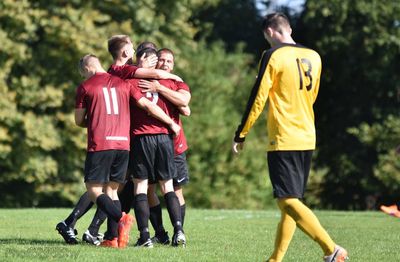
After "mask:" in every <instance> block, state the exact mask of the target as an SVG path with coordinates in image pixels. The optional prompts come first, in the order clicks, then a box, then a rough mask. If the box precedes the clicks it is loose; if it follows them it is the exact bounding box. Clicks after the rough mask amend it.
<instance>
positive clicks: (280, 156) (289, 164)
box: [268, 150, 313, 198]
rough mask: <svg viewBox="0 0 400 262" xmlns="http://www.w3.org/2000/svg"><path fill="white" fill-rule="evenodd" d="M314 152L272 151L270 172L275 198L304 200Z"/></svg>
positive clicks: (269, 162) (269, 163) (269, 155)
mask: <svg viewBox="0 0 400 262" xmlns="http://www.w3.org/2000/svg"><path fill="white" fill-rule="evenodd" d="M312 154H313V150H305V151H270V152H268V170H269V177H270V179H271V183H272V187H273V190H274V197H275V198H286V197H294V198H303V196H304V191H305V189H306V185H307V180H308V175H309V173H310V167H311V157H312Z"/></svg>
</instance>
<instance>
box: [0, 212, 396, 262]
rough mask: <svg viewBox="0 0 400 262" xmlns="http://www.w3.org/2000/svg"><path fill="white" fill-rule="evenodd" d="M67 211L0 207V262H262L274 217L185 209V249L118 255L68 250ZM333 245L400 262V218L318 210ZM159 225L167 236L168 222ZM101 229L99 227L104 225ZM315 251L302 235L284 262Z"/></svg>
mask: <svg viewBox="0 0 400 262" xmlns="http://www.w3.org/2000/svg"><path fill="white" fill-rule="evenodd" d="M70 211H71V210H70V209H0V261H96V262H97V261H107V262H110V261H112V262H117V261H263V260H265V258H266V257H267V255H269V254H270V252H271V250H272V247H273V243H274V235H275V228H276V224H277V223H278V220H279V213H278V212H277V211H275V210H271V211H243V210H198V209H188V210H187V220H186V221H185V230H186V235H187V240H188V245H187V248H186V249H183V248H172V247H165V246H156V247H155V248H153V249H138V248H134V247H133V246H132V245H133V242H134V241H136V237H137V231H136V227H134V228H133V230H132V231H131V243H130V246H129V247H128V248H126V249H123V250H116V249H109V248H100V247H93V246H89V245H85V244H79V245H75V246H68V245H66V244H64V242H63V240H62V238H61V236H60V235H58V233H57V232H56V231H55V229H54V228H55V225H56V224H57V223H58V222H59V221H60V220H62V219H63V218H65V217H66V216H67V215H68V213H69V212H70ZM93 213H94V211H93V210H91V211H90V212H89V213H88V214H87V215H86V216H84V217H83V218H81V220H79V221H78V223H77V227H76V228H77V229H78V232H79V237H81V236H82V233H83V232H84V231H85V229H86V227H87V226H88V224H89V222H90V220H91V218H92V215H93ZM316 214H317V216H318V217H319V218H320V221H321V223H322V224H323V225H324V226H325V228H326V229H327V230H328V231H329V233H330V234H331V236H332V237H333V238H334V240H336V241H337V242H338V244H340V245H342V246H344V247H346V248H347V249H348V251H349V254H350V261H349V262H356V261H363V262H369V261H400V253H399V252H398V250H399V244H400V230H399V229H400V219H398V218H393V217H390V216H387V215H385V214H383V213H380V212H332V211H316ZM164 220H165V224H166V226H167V229H169V231H170V232H171V227H170V226H169V223H167V222H169V220H168V218H167V215H166V214H164ZM102 229H103V230H104V228H102ZM321 257H322V253H321V250H320V248H319V246H318V245H317V244H316V243H315V242H313V241H312V240H310V239H309V238H308V237H306V236H305V234H304V233H303V232H301V231H300V230H297V231H296V234H295V237H294V239H293V241H292V243H291V245H290V247H289V251H288V253H287V254H286V257H285V260H284V261H293V262H294V261H296V262H297V261H300V262H303V261H307V262H308V261H322V258H321Z"/></svg>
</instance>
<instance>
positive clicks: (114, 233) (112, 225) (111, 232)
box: [107, 200, 121, 240]
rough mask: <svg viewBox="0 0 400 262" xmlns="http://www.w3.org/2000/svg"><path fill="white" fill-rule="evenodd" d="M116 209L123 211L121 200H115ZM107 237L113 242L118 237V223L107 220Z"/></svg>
mask: <svg viewBox="0 0 400 262" xmlns="http://www.w3.org/2000/svg"><path fill="white" fill-rule="evenodd" d="M113 203H114V205H115V207H116V208H117V209H118V210H119V211H121V203H120V202H119V200H113ZM107 236H108V237H109V238H110V240H112V239H113V238H116V237H118V222H116V221H114V220H112V219H108V220H107Z"/></svg>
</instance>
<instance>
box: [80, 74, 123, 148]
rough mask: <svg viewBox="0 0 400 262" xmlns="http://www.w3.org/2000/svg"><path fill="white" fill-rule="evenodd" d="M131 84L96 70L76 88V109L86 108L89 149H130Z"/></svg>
mask: <svg viewBox="0 0 400 262" xmlns="http://www.w3.org/2000/svg"><path fill="white" fill-rule="evenodd" d="M130 91H131V88H130V85H129V84H128V83H127V82H125V81H123V80H122V79H120V78H118V77H116V76H112V75H110V74H108V73H96V74H95V75H93V76H92V77H91V78H89V79H87V80H86V81H84V82H83V83H82V84H81V85H79V86H78V88H77V90H76V100H75V108H76V109H79V108H84V109H86V114H87V138H88V141H87V142H88V146H87V151H89V152H94V151H103V150H129V127H130V114H129V97H130Z"/></svg>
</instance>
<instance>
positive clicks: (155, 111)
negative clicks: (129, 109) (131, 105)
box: [136, 97, 181, 136]
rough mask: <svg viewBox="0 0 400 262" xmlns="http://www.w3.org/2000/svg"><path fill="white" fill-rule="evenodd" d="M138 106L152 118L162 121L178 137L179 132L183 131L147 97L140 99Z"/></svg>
mask: <svg viewBox="0 0 400 262" xmlns="http://www.w3.org/2000/svg"><path fill="white" fill-rule="evenodd" d="M136 104H137V105H138V106H139V107H140V108H142V109H144V110H146V111H147V112H148V113H149V114H150V115H151V116H152V117H154V118H156V119H158V120H160V121H162V122H163V123H165V124H167V125H168V127H169V128H170V129H171V130H172V132H174V135H175V136H177V135H178V134H179V131H180V130H181V128H180V126H179V125H178V124H176V123H175V122H174V120H172V119H171V118H170V117H169V116H168V115H167V114H166V113H165V112H164V111H163V110H162V109H161V108H160V107H159V106H157V105H156V104H153V103H152V102H150V100H148V99H147V98H145V97H142V98H140V99H139V100H138V101H137V102H136Z"/></svg>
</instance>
